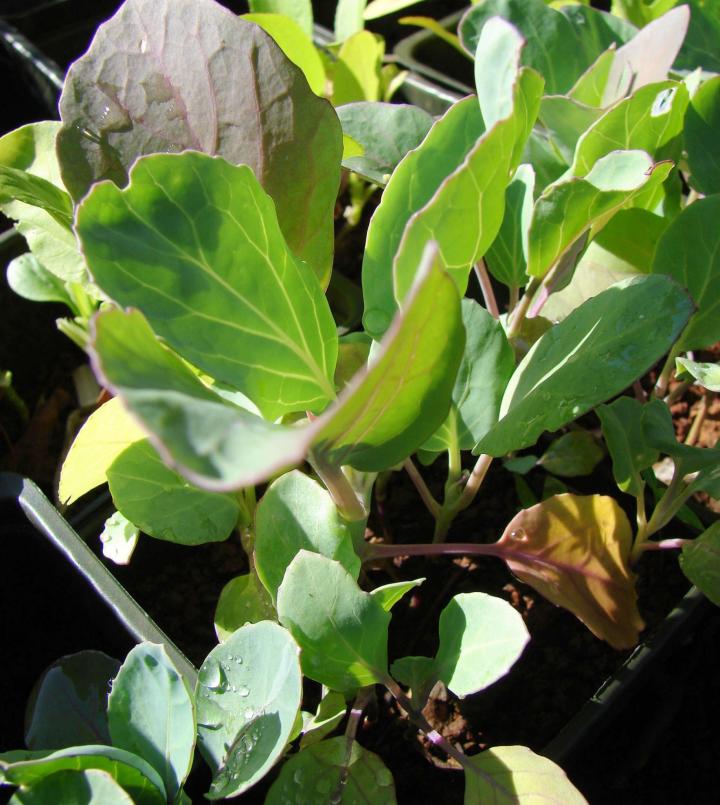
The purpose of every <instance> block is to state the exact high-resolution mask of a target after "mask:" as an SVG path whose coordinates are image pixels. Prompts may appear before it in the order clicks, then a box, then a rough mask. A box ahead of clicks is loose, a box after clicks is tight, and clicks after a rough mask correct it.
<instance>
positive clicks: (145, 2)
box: [58, 0, 342, 283]
mask: <svg viewBox="0 0 720 805" xmlns="http://www.w3.org/2000/svg"><path fill="white" fill-rule="evenodd" d="M60 114H61V117H62V120H63V124H64V127H63V129H62V131H61V133H60V136H59V139H58V148H59V155H60V163H61V168H62V175H63V179H64V180H65V182H66V184H67V187H68V189H69V190H70V192H71V194H72V195H73V197H74V198H75V199H76V200H79V199H80V198H82V197H83V196H84V195H85V194H86V193H87V191H88V189H89V188H90V186H91V185H92V184H94V183H95V182H98V181H100V180H101V179H112V180H113V181H114V182H116V183H118V184H120V185H123V184H125V183H126V181H127V171H128V170H129V168H130V166H131V165H132V163H133V162H134V161H135V160H136V159H137V158H138V157H140V156H143V155H147V154H155V153H163V152H175V151H182V150H186V149H192V150H195V151H203V152H205V153H207V154H211V155H215V154H217V155H219V156H222V157H224V158H225V159H227V160H228V161H229V162H231V163H233V164H236V165H237V164H240V163H243V164H246V165H249V166H250V168H251V170H252V171H253V172H254V174H255V175H256V176H257V178H258V180H259V181H260V183H261V184H262V186H263V187H264V188H265V190H266V191H267V192H268V193H269V194H270V195H271V196H272V197H273V200H274V201H275V204H276V206H277V209H278V219H279V221H280V227H281V229H282V231H283V234H284V235H285V238H286V239H287V241H288V243H289V244H290V247H291V248H292V249H293V250H294V252H295V253H296V254H297V255H298V256H299V257H301V258H302V259H304V260H306V261H307V262H308V263H309V264H310V265H311V266H312V267H313V270H314V271H315V272H316V274H317V276H318V278H320V279H321V280H322V281H323V282H325V283H326V280H327V278H328V277H329V270H330V264H331V260H332V248H333V224H332V215H331V213H332V209H333V206H334V204H335V197H336V195H337V190H338V186H339V183H340V159H341V155H342V136H341V129H340V125H339V123H338V121H337V118H336V116H335V113H334V112H333V110H332V107H331V106H330V104H329V103H327V101H325V100H323V99H321V98H318V97H317V96H316V95H315V94H314V93H313V92H312V90H311V89H310V87H309V86H308V84H307V81H306V80H305V77H304V76H303V75H302V73H301V71H300V70H299V69H298V68H297V67H296V66H295V65H294V64H292V63H291V62H290V61H289V60H288V59H287V58H286V57H285V55H284V54H283V53H282V51H281V50H280V48H279V47H278V46H277V45H276V44H275V42H273V40H272V39H271V38H270V36H268V35H267V34H266V33H265V32H264V31H262V30H261V29H260V28H259V27H258V26H257V25H254V24H252V23H249V22H245V21H244V20H242V19H240V18H238V17H237V16H235V15H234V14H233V13H232V12H230V11H228V10H227V9H225V8H223V7H222V6H221V5H220V4H219V3H215V2H212V0H126V2H125V3H124V4H123V5H122V7H121V8H120V10H119V11H118V12H117V13H116V14H115V16H114V17H112V18H111V19H110V20H109V21H108V22H106V23H104V24H103V25H101V26H100V28H99V29H98V31H97V33H96V34H95V38H94V39H93V42H92V44H91V46H90V49H89V50H88V52H87V53H86V54H85V55H84V56H82V57H81V58H80V59H78V61H76V62H75V63H74V64H73V65H72V67H71V69H70V70H69V72H68V75H67V78H66V80H65V87H64V89H63V93H62V97H61V99H60ZM298 209H302V210H303V213H304V214H303V215H298V214H297V211H298Z"/></svg>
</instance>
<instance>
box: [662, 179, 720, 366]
mask: <svg viewBox="0 0 720 805" xmlns="http://www.w3.org/2000/svg"><path fill="white" fill-rule="evenodd" d="M719 215H720V195H716V196H708V197H707V198H703V199H700V200H698V201H696V202H695V203H694V204H690V205H688V206H687V207H686V208H685V209H684V210H683V211H682V212H681V213H680V215H678V216H677V218H675V220H674V221H673V222H672V223H671V224H670V226H669V227H668V228H667V229H666V230H665V232H664V234H663V236H662V238H661V239H660V241H659V243H658V244H657V249H656V251H655V259H654V260H653V264H652V269H651V270H652V273H653V274H668V275H669V276H671V277H673V278H674V279H675V280H677V282H679V283H680V285H682V286H683V287H684V288H687V290H688V292H689V294H690V296H692V298H693V301H694V302H695V304H696V305H697V307H698V309H697V311H696V312H695V313H694V315H693V316H692V318H691V319H690V321H689V322H688V325H687V327H686V328H685V330H684V331H683V333H682V335H681V336H680V339H679V340H678V343H677V346H676V349H677V351H678V352H680V351H685V350H688V349H701V348H703V347H709V346H712V344H714V343H715V341H717V340H718V339H719V338H720V316H719V315H718V312H720V232H719V231H718V228H717V226H716V225H715V222H716V221H717V220H718V216H719Z"/></svg>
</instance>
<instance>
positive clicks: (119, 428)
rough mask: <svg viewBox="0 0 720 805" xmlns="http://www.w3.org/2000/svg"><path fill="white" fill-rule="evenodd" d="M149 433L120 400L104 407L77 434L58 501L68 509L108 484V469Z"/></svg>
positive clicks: (65, 463) (67, 462)
mask: <svg viewBox="0 0 720 805" xmlns="http://www.w3.org/2000/svg"><path fill="white" fill-rule="evenodd" d="M146 436H147V433H146V432H145V431H144V430H143V429H142V428H141V427H140V425H138V423H137V421H136V420H135V419H134V418H133V417H132V416H131V415H130V414H129V413H128V412H127V409H126V408H125V406H124V405H123V403H122V400H120V399H119V398H118V397H113V398H112V399H111V400H108V401H107V402H106V403H104V404H103V405H101V406H100V407H99V408H98V409H97V410H95V411H93V413H92V414H90V416H89V417H88V418H87V420H86V421H85V424H84V425H83V426H82V428H80V430H79V431H78V434H77V436H76V437H75V440H74V441H73V443H72V445H71V446H70V450H69V451H68V453H67V455H66V456H65V460H64V461H63V464H62V469H61V471H60V485H59V487H58V498H59V500H60V502H61V503H64V504H67V505H69V504H70V503H74V502H75V501H76V500H78V499H79V498H81V497H82V496H83V495H84V494H86V493H87V492H89V491H90V490H91V489H95V488H96V487H98V486H100V485H101V484H104V483H105V482H106V481H107V471H108V467H110V465H111V464H112V463H113V461H115V459H116V458H117V457H118V456H119V455H120V454H121V453H122V452H123V451H124V450H125V449H126V448H127V447H129V446H130V445H131V444H133V443H135V442H138V441H140V440H141V439H144V438H145V437H146Z"/></svg>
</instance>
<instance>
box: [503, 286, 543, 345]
mask: <svg viewBox="0 0 720 805" xmlns="http://www.w3.org/2000/svg"><path fill="white" fill-rule="evenodd" d="M539 287H540V280H539V279H538V278H537V277H533V278H532V279H531V280H530V282H528V284H527V287H526V288H525V293H524V294H523V296H522V299H521V300H520V301H519V302H518V303H517V305H516V306H515V309H514V310H513V315H512V319H511V321H510V326H509V328H508V331H507V337H508V340H510V339H513V338H517V336H518V333H519V332H520V330H521V328H522V324H523V322H524V321H525V316H526V315H527V312H528V310H529V309H530V303H531V302H532V300H533V296H534V295H535V292H536V291H537V289H538V288H539Z"/></svg>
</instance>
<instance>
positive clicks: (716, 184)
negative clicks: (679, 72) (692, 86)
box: [684, 76, 720, 195]
mask: <svg viewBox="0 0 720 805" xmlns="http://www.w3.org/2000/svg"><path fill="white" fill-rule="evenodd" d="M718 128H720V76H713V77H712V78H710V79H708V80H707V81H705V82H703V83H702V84H701V85H700V87H699V88H698V90H697V92H696V93H695V94H694V95H693V96H692V98H691V99H690V105H689V106H688V108H687V113H686V115H685V130H684V135H685V148H686V150H687V159H688V166H689V167H690V184H691V185H692V186H693V188H694V189H695V190H697V191H698V192H699V193H704V194H705V195H710V194H711V193H718V192H720V149H718V143H717V138H716V136H715V135H716V132H717V131H718Z"/></svg>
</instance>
